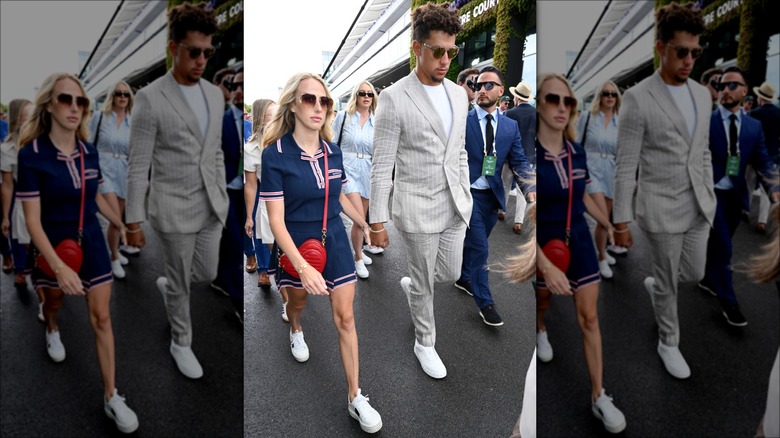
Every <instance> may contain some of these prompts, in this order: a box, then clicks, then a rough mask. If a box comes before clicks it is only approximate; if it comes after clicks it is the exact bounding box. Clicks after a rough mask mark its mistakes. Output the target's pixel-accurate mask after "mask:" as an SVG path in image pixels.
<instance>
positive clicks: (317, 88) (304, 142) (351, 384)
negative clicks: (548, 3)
mask: <svg viewBox="0 0 780 438" xmlns="http://www.w3.org/2000/svg"><path fill="white" fill-rule="evenodd" d="M332 107H333V98H332V97H331V96H330V91H328V89H327V87H326V85H325V81H324V80H323V79H322V78H321V77H320V76H318V75H313V74H308V73H299V74H296V75H295V76H293V77H291V78H290V79H289V80H288V81H287V84H286V85H285V87H284V90H283V91H282V93H281V96H280V97H279V108H278V109H277V110H276V112H275V113H274V116H273V118H272V119H271V122H270V123H269V124H268V125H267V127H266V129H265V133H264V135H263V145H264V147H265V149H264V150H263V154H262V178H263V179H262V182H261V186H260V200H263V201H265V202H266V206H267V207H268V219H269V221H270V224H271V230H272V231H273V234H274V237H275V239H276V244H277V245H278V247H279V249H280V250H281V251H283V252H284V254H285V255H286V256H287V257H288V258H289V261H290V263H291V264H292V266H293V267H294V269H295V270H296V271H297V272H298V276H299V277H300V278H298V277H294V276H292V275H290V274H289V273H288V272H287V271H285V270H283V269H279V275H278V277H277V278H278V285H279V287H289V288H290V289H289V291H288V294H289V298H290V301H289V303H288V309H287V314H288V317H289V319H290V350H291V352H292V355H293V357H294V358H295V360H296V361H298V362H306V361H307V360H308V359H309V347H308V346H307V345H306V341H305V340H304V338H303V328H302V326H301V312H302V311H303V308H304V305H305V304H306V300H307V297H308V294H312V295H327V296H329V297H330V303H331V308H332V310H333V322H334V325H335V326H336V330H337V332H338V337H339V350H340V351H341V360H342V363H343V365H344V373H345V374H346V380H347V387H348V389H347V391H348V398H347V402H348V404H347V410H348V412H349V415H350V416H351V417H352V418H354V419H356V420H358V422H359V423H360V428H361V429H363V431H365V432H368V433H375V432H378V431H379V430H380V429H381V428H382V418H381V416H380V415H379V413H378V412H377V411H376V410H375V409H374V408H373V407H371V405H370V404H369V403H368V397H366V396H365V395H363V394H362V393H361V389H360V385H359V382H358V375H359V372H358V371H359V365H358V364H359V359H358V338H357V330H356V329H355V316H354V311H353V301H354V298H355V282H356V281H357V278H356V276H355V265H354V264H353V263H352V258H351V251H350V248H349V247H350V245H349V238H348V237H347V233H346V230H345V229H344V224H343V222H342V221H341V219H340V218H339V214H340V213H341V212H342V211H343V212H344V213H346V215H347V216H349V218H350V219H352V221H353V222H355V223H358V224H359V225H360V228H361V229H362V230H363V234H364V235H365V238H366V240H367V241H368V242H369V243H371V238H370V234H369V227H368V224H367V223H366V220H365V219H364V218H363V216H361V215H360V214H359V213H358V212H357V211H356V210H355V208H354V207H353V206H352V203H351V202H350V201H349V200H348V199H347V196H346V195H345V194H344V193H343V192H342V191H341V188H342V186H343V185H344V184H346V182H347V177H346V174H345V173H344V170H343V166H342V156H341V151H340V150H339V149H338V147H337V146H335V145H334V144H333V143H329V142H330V140H331V137H332V131H331V114H332V113H331V108H332ZM326 206H327V211H326V213H327V215H326V217H327V225H326V227H327V228H326V230H325V231H323V225H325V224H323V210H324V208H326ZM307 239H315V240H317V241H321V240H324V245H325V249H326V252H327V256H326V257H327V260H326V263H325V267H324V269H323V271H322V273H320V272H319V271H318V270H316V269H315V268H314V267H312V266H310V265H309V263H308V262H307V261H306V259H304V258H303V256H302V255H301V254H300V252H299V251H298V247H299V246H300V245H301V244H303V242H304V241H306V240H307Z"/></svg>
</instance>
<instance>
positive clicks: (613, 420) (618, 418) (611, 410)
mask: <svg viewBox="0 0 780 438" xmlns="http://www.w3.org/2000/svg"><path fill="white" fill-rule="evenodd" d="M592 403H593V404H592V409H593V415H595V416H596V418H598V419H599V420H601V421H602V422H603V423H604V428H605V429H607V431H608V432H611V433H620V432H622V431H623V429H625V428H626V417H625V416H623V413H622V412H620V410H619V409H618V408H616V407H615V405H614V404H612V397H610V396H608V395H607V394H605V393H604V388H601V393H600V394H599V398H597V399H596V401H594V402H592Z"/></svg>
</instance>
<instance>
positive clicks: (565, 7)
mask: <svg viewBox="0 0 780 438" xmlns="http://www.w3.org/2000/svg"><path fill="white" fill-rule="evenodd" d="M606 4H607V2H606V1H605V0H596V1H581V0H576V1H557V0H556V1H539V2H537V3H536V28H537V32H538V33H537V41H536V50H537V60H536V62H537V64H536V65H537V71H538V72H539V73H547V72H556V73H562V74H564V75H565V74H566V71H567V65H566V51H573V52H579V51H580V49H582V45H583V44H584V43H585V40H586V39H587V38H588V35H590V31H591V30H592V29H593V26H595V24H596V20H598V18H599V16H600V15H601V12H602V11H603V10H604V6H605V5H606Z"/></svg>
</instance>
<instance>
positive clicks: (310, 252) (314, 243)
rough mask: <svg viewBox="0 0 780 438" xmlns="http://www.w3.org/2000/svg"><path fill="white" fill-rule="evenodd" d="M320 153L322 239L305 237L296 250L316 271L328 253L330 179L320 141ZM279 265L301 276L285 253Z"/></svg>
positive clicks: (324, 146)
mask: <svg viewBox="0 0 780 438" xmlns="http://www.w3.org/2000/svg"><path fill="white" fill-rule="evenodd" d="M279 143H281V140H278V141H277V144H279ZM322 154H323V155H324V160H325V174H324V177H325V210H324V211H323V213H322V240H317V239H306V240H305V241H304V242H303V243H302V244H301V246H299V247H298V252H299V253H301V256H302V257H303V259H304V260H306V263H308V264H309V266H311V267H312V268H314V269H316V270H317V272H319V273H322V271H324V270H325V263H326V262H327V260H328V254H327V252H326V251H325V238H326V237H327V235H328V195H330V190H329V188H330V179H329V173H328V145H327V144H326V143H325V142H324V141H323V142H322ZM279 266H280V267H281V268H282V269H284V271H285V272H287V273H288V274H290V275H292V276H293V277H295V278H301V274H299V273H298V271H296V270H295V266H293V264H292V262H290V259H289V258H288V257H287V254H282V255H281V256H279Z"/></svg>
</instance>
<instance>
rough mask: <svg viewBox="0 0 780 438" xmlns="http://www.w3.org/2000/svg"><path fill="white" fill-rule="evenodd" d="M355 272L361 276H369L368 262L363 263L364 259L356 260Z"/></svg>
mask: <svg viewBox="0 0 780 438" xmlns="http://www.w3.org/2000/svg"><path fill="white" fill-rule="evenodd" d="M355 273H356V274H357V276H358V277H359V278H368V269H367V268H366V264H365V263H363V260H358V261H356V262H355Z"/></svg>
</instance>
